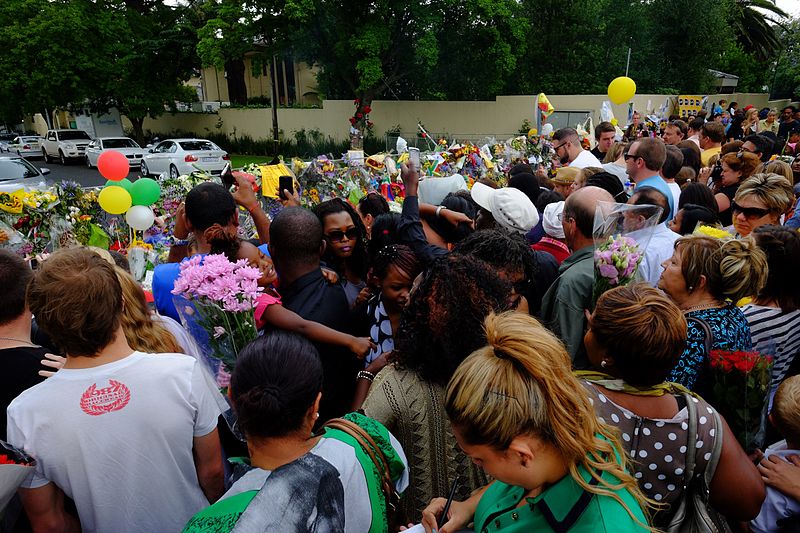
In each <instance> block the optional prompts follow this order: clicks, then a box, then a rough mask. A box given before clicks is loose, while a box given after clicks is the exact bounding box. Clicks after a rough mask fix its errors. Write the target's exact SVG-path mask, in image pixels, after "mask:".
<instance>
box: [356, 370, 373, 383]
mask: <svg viewBox="0 0 800 533" xmlns="http://www.w3.org/2000/svg"><path fill="white" fill-rule="evenodd" d="M359 379H366V380H367V381H372V380H373V379H375V374H373V373H372V372H369V371H367V370H360V371H359V372H358V376H357V377H356V380H359Z"/></svg>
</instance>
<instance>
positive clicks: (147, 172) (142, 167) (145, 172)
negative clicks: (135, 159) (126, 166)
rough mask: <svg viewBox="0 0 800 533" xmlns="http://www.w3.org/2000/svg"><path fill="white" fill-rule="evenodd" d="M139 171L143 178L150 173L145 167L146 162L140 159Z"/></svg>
mask: <svg viewBox="0 0 800 533" xmlns="http://www.w3.org/2000/svg"><path fill="white" fill-rule="evenodd" d="M139 173H140V174H141V175H142V176H143V177H145V178H146V177H147V176H149V175H150V171H149V170H148V168H147V163H145V162H144V161H142V166H141V167H139Z"/></svg>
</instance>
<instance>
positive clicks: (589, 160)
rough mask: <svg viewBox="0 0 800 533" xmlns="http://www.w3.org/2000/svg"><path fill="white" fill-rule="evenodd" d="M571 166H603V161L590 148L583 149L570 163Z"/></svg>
mask: <svg viewBox="0 0 800 533" xmlns="http://www.w3.org/2000/svg"><path fill="white" fill-rule="evenodd" d="M569 166H571V167H573V168H586V167H598V168H603V163H601V162H600V160H599V159H597V158H596V157H595V156H594V154H593V153H592V152H590V151H589V150H581V153H580V154H579V155H578V157H576V158H575V160H574V161H573V162H572V163H570V164H569Z"/></svg>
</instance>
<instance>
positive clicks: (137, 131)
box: [128, 117, 145, 146]
mask: <svg viewBox="0 0 800 533" xmlns="http://www.w3.org/2000/svg"><path fill="white" fill-rule="evenodd" d="M128 120H130V121H131V126H133V140H134V141H136V142H137V143H139V146H144V144H145V143H144V117H141V118H134V117H128Z"/></svg>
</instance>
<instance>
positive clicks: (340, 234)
mask: <svg viewBox="0 0 800 533" xmlns="http://www.w3.org/2000/svg"><path fill="white" fill-rule="evenodd" d="M325 238H326V239H328V240H329V241H331V242H342V241H345V240H347V241H354V240H356V239H357V238H358V229H356V228H350V229H349V230H347V231H341V230H338V229H337V230H333V231H331V232H330V233H326V234H325Z"/></svg>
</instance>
